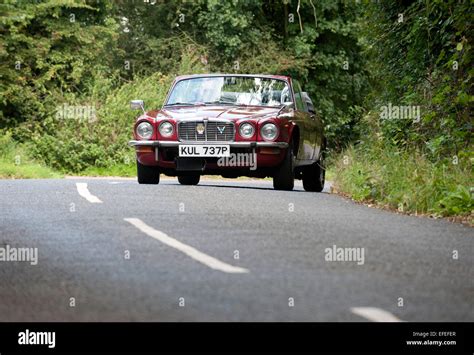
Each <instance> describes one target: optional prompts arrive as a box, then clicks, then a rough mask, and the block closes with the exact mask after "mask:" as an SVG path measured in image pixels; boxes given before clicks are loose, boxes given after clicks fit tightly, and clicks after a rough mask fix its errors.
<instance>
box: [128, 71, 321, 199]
mask: <svg viewBox="0 0 474 355" xmlns="http://www.w3.org/2000/svg"><path fill="white" fill-rule="evenodd" d="M131 107H132V108H134V109H141V110H142V111H143V114H142V115H140V116H139V117H138V118H137V120H136V123H135V126H134V130H133V135H134V138H135V139H134V140H132V141H130V142H129V145H131V146H134V147H135V149H136V154H137V173H138V182H139V183H140V184H158V183H159V182H160V174H165V175H168V176H177V177H178V180H179V182H180V183H181V184H183V185H197V184H198V183H199V180H200V176H201V175H207V174H210V175H216V174H217V175H222V176H223V177H226V178H236V177H238V176H251V177H260V178H264V177H272V178H273V187H274V188H275V189H277V190H292V189H293V187H294V180H295V178H296V179H302V180H303V186H304V189H305V190H306V191H317V192H320V191H322V189H323V187H324V176H325V169H324V167H323V156H324V154H323V152H324V149H325V146H326V142H325V138H324V127H323V123H322V121H321V119H320V117H318V116H317V115H316V113H315V110H314V107H313V104H312V102H311V99H310V98H309V96H308V95H307V94H306V93H305V92H303V91H302V90H301V86H300V84H299V83H298V82H297V81H296V80H293V79H291V78H290V77H287V76H278V75H240V74H200V75H186V76H179V77H177V78H176V79H175V81H174V82H173V84H172V86H171V89H170V91H169V93H168V96H167V97H166V100H165V103H164V105H163V107H162V108H161V109H158V110H152V111H145V108H144V104H143V101H142V100H133V101H132V102H131Z"/></svg>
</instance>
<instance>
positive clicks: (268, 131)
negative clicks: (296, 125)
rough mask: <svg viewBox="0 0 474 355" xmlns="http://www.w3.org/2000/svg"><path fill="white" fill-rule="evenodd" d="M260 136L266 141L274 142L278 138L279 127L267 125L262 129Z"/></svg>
mask: <svg viewBox="0 0 474 355" xmlns="http://www.w3.org/2000/svg"><path fill="white" fill-rule="evenodd" d="M260 134H261V135H262V137H263V139H265V140H266V141H273V140H275V139H276V138H277V137H278V127H277V126H276V125H275V124H274V123H265V124H264V125H263V126H262V128H261V129H260Z"/></svg>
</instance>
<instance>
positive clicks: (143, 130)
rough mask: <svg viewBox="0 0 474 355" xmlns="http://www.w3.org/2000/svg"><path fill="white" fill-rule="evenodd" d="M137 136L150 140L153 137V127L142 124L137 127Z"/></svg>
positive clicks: (146, 123)
mask: <svg viewBox="0 0 474 355" xmlns="http://www.w3.org/2000/svg"><path fill="white" fill-rule="evenodd" d="M137 135H138V136H139V137H140V138H143V139H150V138H151V136H152V135H153V126H152V125H151V124H150V123H148V122H142V123H140V124H139V125H138V126H137Z"/></svg>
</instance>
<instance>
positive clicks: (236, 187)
mask: <svg viewBox="0 0 474 355" xmlns="http://www.w3.org/2000/svg"><path fill="white" fill-rule="evenodd" d="M196 186H197V187H218V188H228V189H246V190H270V191H275V192H281V191H284V190H275V189H274V188H273V187H257V186H242V185H233V186H229V185H217V184H203V183H200V184H199V185H196ZM286 192H303V193H311V192H307V191H304V190H291V191H286ZM320 193H326V194H327V193H328V192H327V191H322V192H320Z"/></svg>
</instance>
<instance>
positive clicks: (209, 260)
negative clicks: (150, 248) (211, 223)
mask: <svg viewBox="0 0 474 355" xmlns="http://www.w3.org/2000/svg"><path fill="white" fill-rule="evenodd" d="M124 220H125V221H127V222H129V223H130V224H132V225H134V226H135V227H137V228H138V229H139V230H140V231H142V232H143V233H145V234H147V235H149V236H150V237H152V238H154V239H156V240H158V241H160V242H162V243H163V244H166V245H168V246H169V247H172V248H174V249H176V250H179V251H180V252H182V253H184V254H186V255H187V256H189V257H191V258H192V259H194V260H196V261H199V262H200V263H202V264H204V265H206V266H208V267H210V268H211V269H214V270H218V271H222V272H227V273H231V274H238V273H247V272H249V270H247V269H244V268H241V267H237V266H232V265H230V264H227V263H224V262H222V261H220V260H218V259H216V258H214V257H212V256H209V255H207V254H204V253H202V252H200V251H199V250H197V249H196V248H194V247H192V246H189V245H187V244H184V243H181V242H180V241H179V240H176V239H174V238H172V237H170V236H168V235H166V234H165V233H163V232H160V231H158V230H156V229H153V228H152V227H150V226H148V225H147V224H145V223H144V222H142V221H141V220H140V219H138V218H124Z"/></svg>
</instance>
